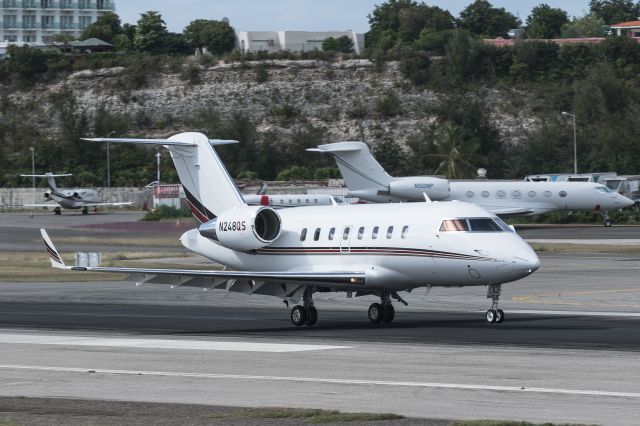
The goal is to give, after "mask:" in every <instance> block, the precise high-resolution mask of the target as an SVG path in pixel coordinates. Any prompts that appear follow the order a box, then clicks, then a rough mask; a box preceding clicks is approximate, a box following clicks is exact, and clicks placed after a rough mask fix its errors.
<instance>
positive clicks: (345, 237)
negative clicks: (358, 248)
mask: <svg viewBox="0 0 640 426" xmlns="http://www.w3.org/2000/svg"><path fill="white" fill-rule="evenodd" d="M352 230H353V226H351V225H346V226H344V227H343V228H342V234H341V235H340V254H349V253H351V234H352Z"/></svg>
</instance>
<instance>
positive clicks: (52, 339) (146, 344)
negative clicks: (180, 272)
mask: <svg viewBox="0 0 640 426" xmlns="http://www.w3.org/2000/svg"><path fill="white" fill-rule="evenodd" d="M0 343H19V344H34V345H63V346H107V347H120V348H147V349H149V348H152V349H153V348H155V349H184V350H204V351H239V352H302V351H318V350H327V349H347V348H350V346H332V345H303V344H292V343H256V342H219V341H206V340H178V339H173V340H171V339H135V338H128V337H123V338H118V337H82V336H64V335H46V334H13V333H0Z"/></svg>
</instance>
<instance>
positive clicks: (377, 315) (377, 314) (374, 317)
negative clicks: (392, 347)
mask: <svg viewBox="0 0 640 426" xmlns="http://www.w3.org/2000/svg"><path fill="white" fill-rule="evenodd" d="M368 314H369V321H371V323H372V324H380V321H382V318H384V310H383V308H382V305H381V304H379V303H372V304H371V306H369V311H368Z"/></svg>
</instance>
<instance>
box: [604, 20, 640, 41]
mask: <svg viewBox="0 0 640 426" xmlns="http://www.w3.org/2000/svg"><path fill="white" fill-rule="evenodd" d="M611 29H612V30H616V35H619V36H621V35H624V34H626V35H627V37H633V38H640V21H629V22H620V23H619V24H615V25H611Z"/></svg>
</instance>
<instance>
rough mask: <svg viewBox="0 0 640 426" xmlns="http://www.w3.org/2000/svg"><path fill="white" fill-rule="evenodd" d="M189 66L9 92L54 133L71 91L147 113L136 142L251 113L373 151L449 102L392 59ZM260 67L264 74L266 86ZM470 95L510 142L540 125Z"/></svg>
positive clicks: (267, 126)
mask: <svg viewBox="0 0 640 426" xmlns="http://www.w3.org/2000/svg"><path fill="white" fill-rule="evenodd" d="M185 67H186V66H183V69H184V68H185ZM191 67H193V68H195V70H196V71H195V72H196V73H197V74H198V81H196V82H189V81H186V80H187V79H186V78H184V77H183V73H181V72H175V73H171V72H155V71H154V70H148V76H147V82H146V84H144V85H143V86H142V87H141V88H138V89H125V88H122V84H121V80H122V79H123V78H125V77H126V73H127V70H125V69H124V68H108V69H100V70H94V71H92V70H84V71H78V72H75V73H73V74H71V75H70V76H69V77H67V78H66V79H64V80H63V81H58V82H56V83H52V84H49V85H39V86H37V87H35V88H34V89H32V90H30V91H27V92H15V93H12V94H10V95H9V99H10V101H11V102H12V103H14V104H16V105H22V106H24V105H30V108H31V110H32V114H30V115H29V116H28V117H25V119H27V120H31V121H33V125H34V126H37V127H39V128H50V129H52V130H53V132H55V131H56V126H57V124H56V122H55V120H54V119H53V117H54V116H55V112H56V111H54V108H55V106H54V105H55V104H54V102H53V100H52V99H54V98H55V95H56V94H57V93H58V94H59V93H64V91H65V90H68V91H70V93H71V96H73V97H74V98H75V100H76V110H77V111H83V112H85V113H86V114H87V116H89V117H91V116H93V115H94V114H95V112H96V110H98V109H99V108H104V109H106V110H107V111H109V112H112V113H125V114H128V115H130V116H132V117H135V116H137V117H140V116H141V115H142V116H144V117H145V120H144V122H145V123H147V124H142V125H140V127H139V128H137V129H135V130H134V133H135V134H136V135H138V136H148V137H153V136H156V137H158V136H168V135H170V134H173V133H176V132H180V131H187V130H193V129H191V128H190V127H189V118H190V117H193V116H194V115H195V114H197V113H198V112H199V111H202V110H204V109H207V108H211V109H215V110H216V111H218V112H219V113H220V114H222V115H223V116H224V115H228V114H232V113H234V112H240V113H242V114H246V115H247V116H248V118H250V119H251V120H252V121H253V122H254V123H256V125H257V128H258V131H259V133H264V132H267V131H273V132H276V133H278V134H281V135H283V136H284V137H285V139H286V135H287V133H290V132H291V129H292V127H293V124H292V122H299V121H300V120H303V121H305V122H308V123H310V124H312V125H314V126H320V127H322V128H323V129H325V131H326V135H327V141H328V142H329V141H330V142H335V141H341V140H363V139H364V140H365V141H366V142H368V143H371V144H373V145H375V144H377V143H379V142H380V141H382V140H392V141H395V142H397V143H399V144H401V145H402V144H403V143H404V142H405V141H406V140H407V138H408V137H410V136H411V135H413V134H416V132H418V131H419V129H420V128H421V127H424V126H426V125H429V124H430V123H431V122H433V120H434V116H433V114H432V113H430V109H431V108H432V107H433V106H434V105H435V104H436V103H437V102H439V101H440V100H441V99H442V97H443V96H448V95H446V94H442V93H440V94H437V93H435V92H433V91H430V90H426V89H417V88H415V87H414V86H413V85H411V84H410V83H408V82H407V81H406V80H405V79H404V78H403V76H402V74H401V72H400V71H399V64H398V63H396V62H387V63H385V64H384V66H382V67H380V66H378V65H376V64H374V63H372V62H370V61H368V60H345V61H340V62H323V61H313V60H296V61H291V60H274V61H260V62H244V63H230V64H225V63H220V64H216V65H213V66H208V67H203V66H201V65H198V64H193V65H191ZM258 67H262V68H263V69H266V72H267V74H268V75H267V76H266V79H263V80H265V81H263V82H261V83H259V82H258V80H259V79H258V78H257V73H258ZM472 96H481V97H482V98H483V99H484V101H485V102H486V104H487V107H488V109H489V111H490V116H491V119H492V120H493V121H494V124H495V125H496V127H497V128H498V129H499V131H500V133H501V137H502V139H503V141H505V142H506V143H518V142H519V141H520V140H521V139H522V138H523V136H524V134H525V132H526V130H527V129H528V128H530V127H531V126H535V119H534V118H533V116H532V114H531V112H530V110H529V109H527V108H525V107H514V106H513V105H512V104H511V103H509V102H505V100H504V99H505V98H506V97H507V96H506V95H505V93H503V92H501V91H499V90H495V89H491V90H489V89H485V90H482V91H481V92H480V94H478V93H477V92H476V94H475V95H472ZM509 97H510V98H513V97H514V96H513V94H510V95H509ZM384 101H386V103H385V102H384ZM521 105H527V102H521ZM34 109H35V111H34ZM208 136H210V137H216V135H208Z"/></svg>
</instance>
